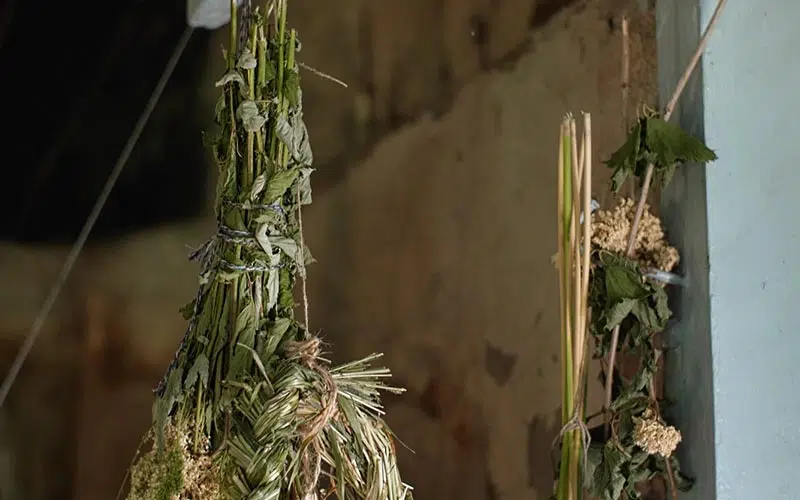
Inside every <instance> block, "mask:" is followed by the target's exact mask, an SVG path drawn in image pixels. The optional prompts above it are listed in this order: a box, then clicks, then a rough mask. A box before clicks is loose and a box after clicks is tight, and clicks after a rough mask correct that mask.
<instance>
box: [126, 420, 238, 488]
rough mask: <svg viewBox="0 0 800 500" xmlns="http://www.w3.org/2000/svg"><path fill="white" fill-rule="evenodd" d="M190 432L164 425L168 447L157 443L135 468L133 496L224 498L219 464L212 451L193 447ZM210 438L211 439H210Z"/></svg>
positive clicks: (132, 482) (133, 470)
mask: <svg viewBox="0 0 800 500" xmlns="http://www.w3.org/2000/svg"><path fill="white" fill-rule="evenodd" d="M189 441H190V439H189V435H188V433H186V432H185V431H183V430H180V429H177V428H175V427H174V426H172V425H168V426H166V428H165V429H164V449H163V450H161V451H159V450H157V449H156V447H155V446H154V447H153V449H151V450H149V451H148V452H147V453H145V454H144V456H142V458H141V460H139V461H138V462H137V464H136V465H135V466H134V467H133V468H132V469H131V488H130V493H129V496H128V499H129V500H188V499H191V500H222V499H223V498H224V496H223V494H222V491H221V487H220V484H219V479H218V478H219V468H218V466H217V464H215V463H214V462H213V459H212V458H211V456H209V455H208V454H207V453H208V448H209V447H208V442H204V443H201V444H202V446H201V450H200V453H198V454H195V453H193V452H192V451H191V444H190V442H189ZM206 441H207V440H206Z"/></svg>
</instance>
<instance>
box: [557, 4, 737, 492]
mask: <svg viewBox="0 0 800 500" xmlns="http://www.w3.org/2000/svg"><path fill="white" fill-rule="evenodd" d="M724 5H725V0H719V2H718V3H717V8H716V9H715V11H714V14H713V15H712V18H711V21H710V22H709V25H708V27H707V28H706V31H705V33H704V34H703V37H702V38H701V41H700V44H699V46H698V48H697V50H696V52H695V54H694V56H693V58H692V60H691V61H690V63H689V64H688V66H687V68H686V70H685V72H684V74H683V76H682V78H681V80H680V81H679V83H678V86H677V88H676V90H675V92H674V94H673V96H672V98H671V99H670V101H669V103H668V104H667V106H666V109H665V112H664V114H663V116H662V115H661V114H659V113H657V112H655V111H652V110H648V109H645V110H643V112H642V113H641V116H639V118H638V119H637V121H636V122H635V123H634V125H633V126H632V127H631V128H630V131H629V134H628V138H627V140H626V141H625V143H624V144H623V145H622V146H621V147H620V148H619V149H618V150H617V151H616V152H615V153H614V154H612V155H611V157H610V158H609V159H608V161H607V162H606V165H607V166H608V167H609V168H610V169H611V170H612V179H611V190H612V191H613V192H614V193H618V192H619V190H620V188H621V187H622V186H623V184H624V183H625V182H626V181H627V180H628V179H629V178H634V179H636V180H637V181H638V183H639V185H640V186H641V193H640V196H639V199H638V200H637V201H634V200H632V199H629V198H621V199H620V200H619V201H618V204H617V206H616V207H614V208H612V209H610V210H601V211H598V212H596V213H593V214H592V215H591V216H587V218H586V220H585V221H583V220H582V221H581V223H580V225H581V227H580V229H582V232H583V233H586V232H588V233H590V234H591V237H590V238H589V237H586V236H584V238H583V240H582V241H581V239H580V238H578V237H576V235H578V234H579V231H578V219H577V218H576V217H575V214H574V211H575V210H579V209H581V208H580V207H579V205H578V204H576V203H573V202H572V201H571V200H570V197H572V196H577V195H578V194H579V193H580V188H579V187H578V186H576V185H575V184H574V181H573V182H572V183H571V184H570V183H568V182H567V183H565V182H562V179H569V178H570V176H571V177H572V179H574V178H576V177H577V178H578V179H580V175H581V174H580V172H581V168H583V169H585V168H586V167H585V166H583V163H582V161H583V160H581V161H579V162H576V161H575V158H577V155H576V153H575V150H576V146H575V142H574V139H571V140H572V146H567V145H565V143H564V137H565V135H564V130H565V129H564V125H563V124H562V143H560V144H559V158H560V160H559V200H560V202H559V214H560V215H559V257H560V258H559V259H558V264H559V265H558V271H559V275H560V279H561V283H562V285H561V287H562V294H561V303H562V314H561V317H562V343H564V345H565V346H566V347H565V348H562V357H563V361H562V362H563V365H564V377H563V378H564V380H565V382H566V384H565V387H566V389H565V392H564V394H563V396H562V397H563V401H564V404H563V405H562V408H564V415H563V417H564V428H563V430H562V432H561V438H562V439H560V440H559V441H560V444H561V448H560V451H561V453H560V457H561V460H560V464H559V468H558V471H559V474H558V478H557V481H556V486H555V494H554V495H553V497H554V498H556V499H557V500H573V499H579V498H582V497H584V496H585V495H586V494H588V495H589V496H590V497H591V498H598V499H600V500H617V499H622V498H624V499H630V500H633V499H638V498H641V497H642V495H641V492H640V487H641V486H642V485H643V484H645V483H647V482H649V481H651V480H653V479H655V478H658V477H660V478H663V479H664V480H665V482H666V484H667V485H668V489H669V491H670V493H671V495H672V498H673V499H677V498H678V492H679V491H685V490H687V489H688V488H690V487H691V485H692V481H691V480H690V479H689V478H687V477H685V476H684V475H682V474H681V471H680V464H679V463H678V460H677V458H676V457H675V455H674V451H675V449H676V448H677V446H678V444H679V443H680V441H681V434H680V432H679V431H678V430H677V429H675V428H674V427H672V426H670V425H668V424H667V422H666V421H665V420H664V417H663V416H662V413H661V401H660V400H659V399H658V394H657V390H656V374H657V372H658V370H659V367H660V363H659V360H660V356H661V349H660V347H659V345H660V342H659V338H658V337H659V334H661V333H662V332H663V331H664V330H665V328H666V327H667V322H668V320H669V319H670V317H671V316H672V312H671V311H670V307H669V300H668V296H667V293H666V290H665V286H666V284H669V283H672V282H673V280H674V279H675V278H676V277H675V276H674V275H671V274H670V271H672V270H673V268H674V267H675V266H676V265H677V263H678V259H679V255H678V252H677V250H676V249H674V248H672V247H671V246H670V245H669V243H668V242H667V240H666V238H665V235H664V231H663V228H662V225H661V221H660V220H659V219H658V218H657V217H656V216H655V215H653V214H652V213H650V211H649V209H648V206H647V203H646V201H647V197H648V193H649V189H650V185H651V182H652V181H654V180H656V181H658V182H659V184H660V185H661V186H662V187H663V186H666V185H667V184H668V183H669V181H670V179H671V178H672V174H673V172H674V170H675V168H676V166H677V165H679V164H681V163H695V164H703V163H707V162H711V161H714V160H716V158H717V156H716V154H715V153H714V152H713V151H712V150H711V149H709V148H708V147H706V145H705V144H703V142H702V141H700V140H698V139H696V138H695V137H692V136H691V135H689V134H688V133H686V132H685V131H683V130H682V129H681V128H680V127H678V126H675V125H672V124H670V123H669V118H670V115H671V114H672V111H673V109H674V108H675V105H676V102H677V100H678V98H679V96H680V94H681V92H682V91H683V88H684V87H685V85H686V83H687V81H688V79H689V77H690V75H691V73H692V71H693V69H694V67H695V66H696V64H697V62H698V60H699V59H700V56H701V54H702V51H703V48H704V47H705V44H706V42H707V40H708V37H709V35H710V33H711V31H712V29H713V26H714V24H715V22H716V20H717V19H718V18H719V15H720V13H721V12H722V9H723V7H724ZM571 126H572V127H573V129H574V122H573V124H572V125H571ZM572 136H575V134H574V133H573V134H572ZM567 137H568V135H567ZM589 144H591V143H589ZM570 149H571V151H570ZM587 155H588V154H587ZM581 157H583V154H582V155H581ZM570 159H571V161H572V163H571V164H572V165H573V167H572V168H570V167H569V166H567V167H565V165H570V163H568V161H569V160H570ZM575 165H577V166H578V167H577V168H576V167H575ZM589 171H590V170H589ZM582 188H583V189H588V188H587V187H586V186H583V187H582ZM565 200H567V201H566V202H565ZM565 207H566V208H565ZM582 210H583V213H584V214H588V213H589V211H590V210H591V208H590V207H589V205H588V203H584V206H583V208H582ZM565 213H567V214H572V216H571V217H565V216H563V214H565ZM585 259H588V262H585ZM587 271H588V274H589V276H588V291H584V290H582V289H580V288H579V285H580V284H581V283H583V281H582V279H581V276H584V273H586V272H587ZM563 290H567V292H568V293H564V292H563ZM583 294H585V295H583ZM576 325H577V326H576ZM582 325H586V328H587V329H588V333H589V334H590V335H591V337H592V338H593V340H594V345H595V349H594V358H596V359H600V360H607V362H606V364H605V368H604V370H603V373H602V379H603V381H604V384H605V405H604V408H603V411H601V412H600V413H599V414H597V415H595V416H600V415H602V416H603V417H604V418H603V423H601V424H599V425H596V426H594V427H592V428H589V427H588V426H589V424H590V423H591V420H592V418H593V417H594V416H591V417H589V418H586V417H585V416H584V415H583V414H582V413H581V411H582V408H581V406H580V405H581V404H582V401H583V400H584V398H585V395H583V394H581V392H580V391H579V389H580V388H581V387H586V382H587V374H586V371H585V370H580V369H579V367H580V363H583V362H584V360H583V359H582V358H581V357H579V356H578V352H579V350H578V347H579V344H578V343H577V342H578V341H579V340H578V339H580V338H581V337H580V335H583V333H584V332H583V331H582V330H580V328H582ZM618 356H630V357H632V358H633V359H636V360H637V361H638V366H637V369H636V371H635V373H633V374H628V373H620V370H619V369H617V367H616V359H617V357H618ZM576 359H577V360H578V361H577V363H579V364H577V365H576V361H575V360H576Z"/></svg>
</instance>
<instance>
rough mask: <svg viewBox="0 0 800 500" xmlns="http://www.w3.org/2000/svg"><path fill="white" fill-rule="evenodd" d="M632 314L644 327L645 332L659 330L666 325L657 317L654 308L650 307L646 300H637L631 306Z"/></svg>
mask: <svg viewBox="0 0 800 500" xmlns="http://www.w3.org/2000/svg"><path fill="white" fill-rule="evenodd" d="M633 315H634V316H636V319H638V320H639V323H640V324H641V325H642V326H643V327H644V329H645V332H646V333H648V334H652V333H655V332H660V331H662V330H663V329H664V327H665V326H666V325H664V324H663V322H662V321H661V318H659V316H658V314H657V313H656V310H655V309H654V308H652V307H650V304H649V303H648V301H647V300H639V301H637V302H636V305H635V306H634V308H633Z"/></svg>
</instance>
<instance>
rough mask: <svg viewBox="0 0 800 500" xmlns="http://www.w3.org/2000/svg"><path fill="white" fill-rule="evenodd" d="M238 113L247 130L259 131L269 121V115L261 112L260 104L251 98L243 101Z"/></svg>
mask: <svg viewBox="0 0 800 500" xmlns="http://www.w3.org/2000/svg"><path fill="white" fill-rule="evenodd" d="M236 115H237V116H238V118H239V120H241V122H242V124H243V125H244V129H245V130H246V131H247V132H252V133H255V132H258V131H259V130H261V127H263V126H264V124H265V123H266V122H267V117H266V116H264V115H262V114H261V113H260V112H259V110H258V104H256V103H255V102H254V101H251V100H246V101H242V103H241V104H240V105H239V109H238V110H237V111H236Z"/></svg>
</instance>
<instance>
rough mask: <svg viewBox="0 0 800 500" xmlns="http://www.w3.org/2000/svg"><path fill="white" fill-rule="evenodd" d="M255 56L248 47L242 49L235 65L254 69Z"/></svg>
mask: <svg viewBox="0 0 800 500" xmlns="http://www.w3.org/2000/svg"><path fill="white" fill-rule="evenodd" d="M256 64H257V62H256V57H255V56H254V55H253V53H252V52H250V48H249V47H244V48H243V49H242V55H241V56H239V62H238V63H236V65H237V66H238V67H239V68H242V69H256Z"/></svg>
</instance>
